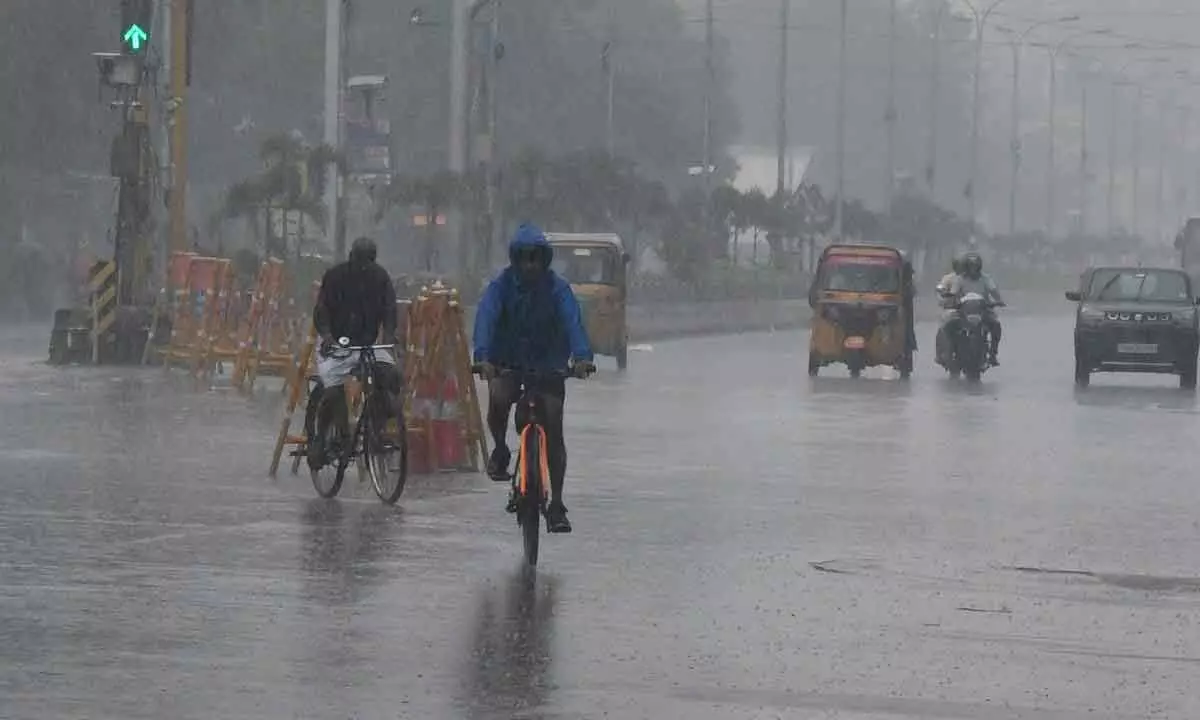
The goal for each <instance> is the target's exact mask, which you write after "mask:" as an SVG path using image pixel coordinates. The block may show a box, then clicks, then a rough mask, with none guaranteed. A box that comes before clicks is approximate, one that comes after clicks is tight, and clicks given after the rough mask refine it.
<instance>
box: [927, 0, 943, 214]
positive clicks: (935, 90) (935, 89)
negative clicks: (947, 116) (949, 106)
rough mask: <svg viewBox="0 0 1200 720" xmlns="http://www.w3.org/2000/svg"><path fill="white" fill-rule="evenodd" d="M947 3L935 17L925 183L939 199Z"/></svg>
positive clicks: (941, 4)
mask: <svg viewBox="0 0 1200 720" xmlns="http://www.w3.org/2000/svg"><path fill="white" fill-rule="evenodd" d="M945 11H946V4H945V3H938V4H937V9H936V10H934V16H933V57H932V58H931V62H930V68H929V75H930V78H929V146H928V147H927V148H926V153H927V155H926V161H925V182H926V184H928V185H929V195H930V197H932V198H934V199H936V198H937V141H938V133H937V127H938V116H939V115H940V114H941V113H940V112H939V103H940V99H939V96H940V94H941V93H940V91H941V84H942V82H941V81H942V17H943V15H944V14H945Z"/></svg>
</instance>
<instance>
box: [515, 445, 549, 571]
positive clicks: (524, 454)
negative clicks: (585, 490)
mask: <svg viewBox="0 0 1200 720" xmlns="http://www.w3.org/2000/svg"><path fill="white" fill-rule="evenodd" d="M539 430H540V429H539V428H538V427H537V426H536V425H529V426H527V427H526V428H525V430H524V431H522V433H521V452H520V457H519V465H520V468H519V469H518V472H519V473H520V474H519V475H518V476H517V483H518V488H519V490H518V491H519V492H520V493H521V494H520V497H519V498H518V500H517V523H518V524H520V526H521V536H522V538H523V539H524V541H525V562H526V563H527V564H528V565H529V566H530V567H534V566H536V565H537V561H538V541H539V540H540V539H541V534H542V483H543V482H544V480H543V478H542V464H541V462H539V460H538V458H540V457H541V452H542V434H541V432H539Z"/></svg>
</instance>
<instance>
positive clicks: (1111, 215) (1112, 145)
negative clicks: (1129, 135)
mask: <svg viewBox="0 0 1200 720" xmlns="http://www.w3.org/2000/svg"><path fill="white" fill-rule="evenodd" d="M1141 47H1142V46H1140V45H1138V44H1136V43H1129V44H1127V45H1126V46H1125V48H1126V49H1128V50H1138V49H1141ZM1168 61H1169V58H1166V57H1162V56H1159V57H1152V58H1138V57H1133V58H1129V59H1128V60H1126V61H1125V62H1124V63H1123V64H1122V65H1121V67H1120V68H1118V69H1117V72H1116V73H1115V76H1116V78H1117V79H1116V80H1114V81H1113V84H1112V103H1111V108H1110V109H1111V113H1112V118H1111V120H1110V122H1109V131H1108V133H1109V134H1108V152H1109V158H1108V198H1107V201H1106V202H1107V205H1108V234H1109V236H1110V237H1111V236H1112V234H1113V232H1114V231H1115V226H1116V206H1115V203H1114V198H1115V195H1116V172H1117V170H1116V168H1117V91H1118V89H1119V88H1121V87H1136V88H1137V90H1138V104H1137V107H1136V108H1134V124H1135V137H1134V150H1133V152H1134V159H1133V163H1134V169H1133V174H1134V188H1133V218H1132V220H1133V228H1132V232H1133V233H1134V234H1135V235H1136V234H1137V210H1138V207H1137V196H1138V191H1137V184H1138V182H1139V181H1140V179H1141V178H1140V177H1139V175H1140V167H1139V166H1140V163H1141V159H1140V158H1139V157H1138V154H1139V153H1140V151H1141V148H1140V142H1139V141H1138V138H1137V135H1139V134H1140V133H1141V120H1140V118H1141V102H1142V97H1143V94H1144V91H1143V90H1142V88H1141V86H1140V85H1138V84H1137V83H1135V82H1132V81H1130V80H1128V79H1126V78H1125V70H1126V69H1128V68H1129V66H1130V65H1132V64H1134V63H1136V62H1149V63H1163V62H1168Z"/></svg>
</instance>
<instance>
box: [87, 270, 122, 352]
mask: <svg viewBox="0 0 1200 720" xmlns="http://www.w3.org/2000/svg"><path fill="white" fill-rule="evenodd" d="M88 295H89V297H90V298H91V304H90V305H91V306H90V308H89V309H90V310H91V316H92V362H93V363H99V362H100V345H101V338H102V337H103V336H104V335H105V333H107V332H108V331H109V330H110V329H112V326H113V324H114V323H116V321H117V263H116V262H114V261H112V260H108V261H104V260H101V261H99V262H97V263H96V264H95V265H93V266H92V267H91V269H90V270H89V271H88Z"/></svg>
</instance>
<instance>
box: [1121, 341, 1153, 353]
mask: <svg viewBox="0 0 1200 720" xmlns="http://www.w3.org/2000/svg"><path fill="white" fill-rule="evenodd" d="M1117 352H1119V353H1123V354H1128V355H1154V354H1157V353H1158V345H1156V344H1154V343H1120V344H1119V345H1117Z"/></svg>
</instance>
